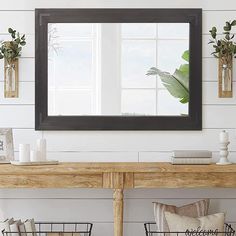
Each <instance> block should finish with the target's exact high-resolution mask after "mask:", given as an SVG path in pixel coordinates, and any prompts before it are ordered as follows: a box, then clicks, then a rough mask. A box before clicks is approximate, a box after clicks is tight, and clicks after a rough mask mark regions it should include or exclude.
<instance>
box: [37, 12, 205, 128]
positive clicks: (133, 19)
mask: <svg viewBox="0 0 236 236" xmlns="http://www.w3.org/2000/svg"><path fill="white" fill-rule="evenodd" d="M35 17H36V21H35V24H36V27H35V30H36V31H35V37H36V49H35V53H36V55H35V66H36V72H35V73H36V90H35V92H36V95H35V129H36V130H201V129H202V84H201V83H202V82H201V81H202V79H201V78H202V10H201V9H36V10H35Z"/></svg>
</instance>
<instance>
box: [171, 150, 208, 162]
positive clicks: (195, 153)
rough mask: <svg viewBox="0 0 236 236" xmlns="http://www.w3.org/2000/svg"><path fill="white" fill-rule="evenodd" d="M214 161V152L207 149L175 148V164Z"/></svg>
mask: <svg viewBox="0 0 236 236" xmlns="http://www.w3.org/2000/svg"><path fill="white" fill-rule="evenodd" d="M211 162H212V152H210V151H207V150H175V151H173V154H172V157H171V163H172V164H175V165H209V164H211Z"/></svg>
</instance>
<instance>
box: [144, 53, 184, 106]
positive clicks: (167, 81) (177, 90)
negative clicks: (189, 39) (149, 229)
mask: <svg viewBox="0 0 236 236" xmlns="http://www.w3.org/2000/svg"><path fill="white" fill-rule="evenodd" d="M182 58H183V59H184V60H185V61H186V62H187V63H185V64H182V65H181V66H180V67H179V68H178V69H176V70H175V73H174V74H173V75H172V74H170V73H169V72H165V71H161V70H159V69H157V68H156V67H152V68H150V69H149V70H148V72H147V75H158V76H159V77H160V79H161V81H162V83H163V85H164V86H165V87H166V89H167V90H168V92H169V93H170V94H171V95H172V96H173V97H175V98H179V99H180V100H179V101H180V102H181V103H188V102H189V50H187V51H185V52H184V53H183V55H182Z"/></svg>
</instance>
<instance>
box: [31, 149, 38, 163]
mask: <svg viewBox="0 0 236 236" xmlns="http://www.w3.org/2000/svg"><path fill="white" fill-rule="evenodd" d="M30 161H31V162H37V161H40V152H39V151H35V150H31V151H30Z"/></svg>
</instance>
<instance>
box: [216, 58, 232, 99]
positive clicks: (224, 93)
mask: <svg viewBox="0 0 236 236" xmlns="http://www.w3.org/2000/svg"><path fill="white" fill-rule="evenodd" d="M232 76H233V57H232V55H228V56H223V57H221V58H219V97H224V98H230V97H232V95H233V94H232V91H233V90H232Z"/></svg>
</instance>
